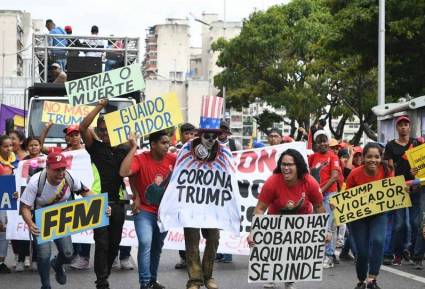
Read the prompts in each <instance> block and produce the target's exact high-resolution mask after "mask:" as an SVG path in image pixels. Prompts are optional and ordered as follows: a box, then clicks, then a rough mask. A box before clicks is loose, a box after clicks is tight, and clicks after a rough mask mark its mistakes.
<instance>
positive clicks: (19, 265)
mask: <svg viewBox="0 0 425 289" xmlns="http://www.w3.org/2000/svg"><path fill="white" fill-rule="evenodd" d="M24 269H25V265H24V262H18V263H16V267H15V272H24Z"/></svg>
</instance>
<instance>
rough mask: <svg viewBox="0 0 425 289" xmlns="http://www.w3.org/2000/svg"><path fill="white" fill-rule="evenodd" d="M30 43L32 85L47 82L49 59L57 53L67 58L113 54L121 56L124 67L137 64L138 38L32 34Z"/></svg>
mask: <svg viewBox="0 0 425 289" xmlns="http://www.w3.org/2000/svg"><path fill="white" fill-rule="evenodd" d="M65 40H66V41H65ZM64 42H66V46H65V47H64V45H56V46H53V43H64ZM99 42H103V43H105V45H104V46H106V47H99V44H98V43H99ZM32 43H33V45H32V70H31V78H32V83H35V82H42V83H46V82H47V74H48V69H49V67H48V65H49V59H52V56H53V55H55V54H58V53H60V54H61V55H63V57H67V56H68V55H69V54H70V52H76V53H78V52H83V53H86V52H100V53H106V52H113V53H122V54H123V60H124V65H130V64H133V63H138V62H139V38H130V37H114V36H109V37H108V36H78V35H59V34H34V35H33V41H32ZM83 57H84V56H83Z"/></svg>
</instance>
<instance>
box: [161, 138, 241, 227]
mask: <svg viewBox="0 0 425 289" xmlns="http://www.w3.org/2000/svg"><path fill="white" fill-rule="evenodd" d="M197 141H200V140H199V139H195V140H194V141H191V142H188V143H186V144H185V145H184V146H183V147H182V148H181V150H180V152H179V154H178V156H177V161H176V165H175V167H174V170H173V173H172V175H171V179H170V182H169V184H168V186H167V190H166V191H165V193H164V197H163V198H162V201H161V204H160V206H159V211H158V215H159V221H158V225H159V227H160V230H161V232H164V231H168V230H169V229H174V228H185V227H189V228H217V229H222V230H225V231H229V232H232V233H233V234H236V235H239V232H240V228H239V223H240V208H241V206H240V202H239V198H240V195H239V187H238V182H237V179H236V174H235V168H234V160H233V157H232V154H231V152H230V150H228V149H227V148H226V147H225V146H222V145H220V146H219V147H218V150H217V155H216V158H215V159H214V160H212V161H209V162H204V161H199V160H198V159H197V158H196V157H195V156H194V154H193V150H192V146H193V145H197V144H196V142H197Z"/></svg>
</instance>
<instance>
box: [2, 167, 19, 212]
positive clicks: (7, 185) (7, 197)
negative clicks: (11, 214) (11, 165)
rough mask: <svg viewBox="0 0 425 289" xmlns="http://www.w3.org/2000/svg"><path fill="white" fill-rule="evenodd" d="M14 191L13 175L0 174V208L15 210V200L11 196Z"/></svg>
mask: <svg viewBox="0 0 425 289" xmlns="http://www.w3.org/2000/svg"><path fill="white" fill-rule="evenodd" d="M14 192H16V182H15V176H14V175H10V176H0V210H16V209H17V202H16V199H15V198H14V197H13V193H14Z"/></svg>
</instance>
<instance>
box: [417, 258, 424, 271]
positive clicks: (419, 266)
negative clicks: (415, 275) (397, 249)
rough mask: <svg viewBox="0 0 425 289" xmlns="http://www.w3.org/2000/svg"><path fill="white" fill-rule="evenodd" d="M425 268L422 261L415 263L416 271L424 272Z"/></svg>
mask: <svg viewBox="0 0 425 289" xmlns="http://www.w3.org/2000/svg"><path fill="white" fill-rule="evenodd" d="M423 268H424V266H423V264H422V260H416V261H415V269H416V270H422V269H423Z"/></svg>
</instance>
